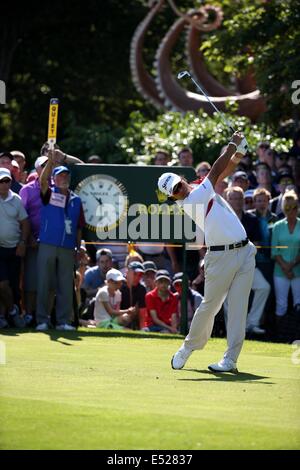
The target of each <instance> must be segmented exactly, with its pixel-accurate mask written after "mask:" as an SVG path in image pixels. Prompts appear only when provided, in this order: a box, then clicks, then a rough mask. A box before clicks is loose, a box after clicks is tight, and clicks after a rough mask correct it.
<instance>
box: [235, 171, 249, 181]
mask: <svg viewBox="0 0 300 470" xmlns="http://www.w3.org/2000/svg"><path fill="white" fill-rule="evenodd" d="M238 178H242V179H243V180H248V175H247V173H245V171H236V172H235V173H234V174H233V175H232V181H234V180H237V179H238Z"/></svg>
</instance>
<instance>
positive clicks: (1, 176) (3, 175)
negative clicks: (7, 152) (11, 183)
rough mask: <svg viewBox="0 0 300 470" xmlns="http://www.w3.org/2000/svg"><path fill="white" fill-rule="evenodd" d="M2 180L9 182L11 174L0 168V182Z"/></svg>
mask: <svg viewBox="0 0 300 470" xmlns="http://www.w3.org/2000/svg"><path fill="white" fill-rule="evenodd" d="M4 178H9V179H10V180H11V179H12V177H11V173H10V171H9V170H8V169H7V168H0V180H4Z"/></svg>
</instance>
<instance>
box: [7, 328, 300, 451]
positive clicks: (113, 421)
mask: <svg viewBox="0 0 300 470" xmlns="http://www.w3.org/2000/svg"><path fill="white" fill-rule="evenodd" d="M0 340H1V341H4V342H5V345H6V356H7V363H6V365H0V397H1V398H0V448H1V449H116V450H121V449H130V450H132V449H190V450H191V449H299V448H300V393H299V392H300V374H299V372H300V366H299V365H295V364H293V363H292V361H291V356H292V353H293V352H294V351H295V350H294V349H293V348H292V347H291V345H284V344H271V343H258V342H254V341H246V342H245V345H244V348H243V351H242V354H241V356H240V361H239V369H240V371H241V373H240V374H238V375H237V376H236V375H232V374H222V375H218V376H217V375H214V374H212V373H210V372H209V371H208V370H207V365H208V364H209V363H211V362H215V361H216V360H218V359H219V358H220V357H221V356H222V353H223V351H224V349H225V347H226V343H225V341H224V340H222V339H212V340H210V341H209V343H208V344H207V346H206V348H205V349H204V350H203V351H196V352H194V353H193V355H192V356H191V358H190V359H189V361H188V363H187V365H186V369H184V370H181V371H173V370H172V369H171V367H170V358H171V356H172V354H173V353H174V352H175V351H176V349H177V348H178V347H179V346H180V344H181V342H182V339H178V338H174V337H170V336H169V337H168V336H167V335H158V336H157V337H154V335H150V336H149V335H148V336H147V335H146V334H138V333H137V334H130V333H123V332H121V333H114V332H103V333H101V332H95V331H87V330H83V329H82V330H79V331H78V332H70V333H62V334H60V333H59V332H51V333H35V332H26V333H21V332H17V331H14V330H7V332H5V333H4V334H2V335H0Z"/></svg>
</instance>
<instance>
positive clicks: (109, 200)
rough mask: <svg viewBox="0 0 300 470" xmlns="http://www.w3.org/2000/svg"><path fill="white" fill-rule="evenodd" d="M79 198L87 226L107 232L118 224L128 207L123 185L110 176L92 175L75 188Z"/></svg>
mask: <svg viewBox="0 0 300 470" xmlns="http://www.w3.org/2000/svg"><path fill="white" fill-rule="evenodd" d="M75 193H76V194H77V195H78V196H79V197H80V198H81V201H82V206H83V210H84V216H85V221H86V224H87V228H88V229H90V230H93V231H96V230H98V231H105V232H109V231H110V230H112V229H114V228H115V227H116V226H117V225H120V223H121V222H122V220H124V218H125V217H126V214H127V208H128V198H127V191H126V189H125V187H124V186H123V185H122V184H121V183H120V182H119V181H118V180H117V179H116V178H113V177H112V176H108V175H101V174H98V175H92V176H89V177H88V178H85V179H84V180H82V181H81V182H80V183H79V184H78V186H77V187H76V189H75Z"/></svg>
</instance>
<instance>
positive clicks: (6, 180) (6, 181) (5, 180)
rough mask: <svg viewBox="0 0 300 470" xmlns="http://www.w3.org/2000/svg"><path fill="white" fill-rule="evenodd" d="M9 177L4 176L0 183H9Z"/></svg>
mask: <svg viewBox="0 0 300 470" xmlns="http://www.w3.org/2000/svg"><path fill="white" fill-rule="evenodd" d="M10 181H11V180H10V179H9V178H4V179H3V180H0V183H5V184H8V183H10Z"/></svg>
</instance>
